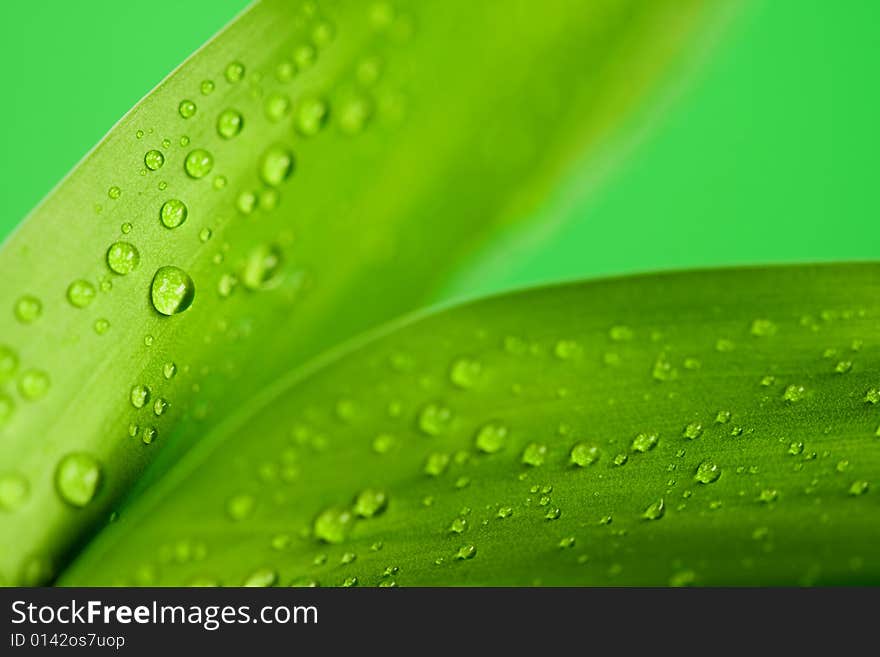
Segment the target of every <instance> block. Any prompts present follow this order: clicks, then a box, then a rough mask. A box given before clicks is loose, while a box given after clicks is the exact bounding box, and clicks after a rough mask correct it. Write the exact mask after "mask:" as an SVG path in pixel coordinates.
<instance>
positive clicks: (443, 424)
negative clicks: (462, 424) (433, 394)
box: [418, 402, 452, 436]
mask: <svg viewBox="0 0 880 657" xmlns="http://www.w3.org/2000/svg"><path fill="white" fill-rule="evenodd" d="M450 424H452V411H451V410H450V409H449V408H448V407H446V406H444V405H443V404H440V403H437V402H431V403H429V404H427V405H425V406H424V407H423V408H422V410H421V411H420V412H419V417H418V427H419V429H420V430H421V432H422V433H424V434H425V435H427V436H439V435H440V434H441V433H444V432H445V431H446V430H447V429H448V428H449V425H450Z"/></svg>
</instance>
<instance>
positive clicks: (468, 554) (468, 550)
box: [455, 545, 477, 561]
mask: <svg viewBox="0 0 880 657" xmlns="http://www.w3.org/2000/svg"><path fill="white" fill-rule="evenodd" d="M475 556H477V548H476V546H474V545H462V546H461V547H460V548H458V552H456V553H455V558H456V559H459V560H462V561H464V560H466V559H473V558H474V557H475Z"/></svg>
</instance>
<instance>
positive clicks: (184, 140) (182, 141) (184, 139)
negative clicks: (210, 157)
mask: <svg viewBox="0 0 880 657" xmlns="http://www.w3.org/2000/svg"><path fill="white" fill-rule="evenodd" d="M180 145H181V146H189V137H187V136H186V135H181V137H180Z"/></svg>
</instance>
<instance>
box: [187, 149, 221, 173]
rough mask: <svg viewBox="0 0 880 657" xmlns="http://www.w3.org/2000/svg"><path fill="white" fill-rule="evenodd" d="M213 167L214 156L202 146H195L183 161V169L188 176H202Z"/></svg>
mask: <svg viewBox="0 0 880 657" xmlns="http://www.w3.org/2000/svg"><path fill="white" fill-rule="evenodd" d="M213 168H214V156H213V155H211V154H210V153H209V152H208V151H206V150H205V149H204V148H197V149H195V150H194V151H190V153H189V155H187V156H186V159H185V160H184V161H183V170H184V171H186V175H188V176H189V177H190V178H195V179H199V178H204V177H205V176H207V175H208V174H209V173H211V169H213Z"/></svg>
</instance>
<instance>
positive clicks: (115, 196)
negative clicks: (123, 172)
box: [107, 185, 122, 201]
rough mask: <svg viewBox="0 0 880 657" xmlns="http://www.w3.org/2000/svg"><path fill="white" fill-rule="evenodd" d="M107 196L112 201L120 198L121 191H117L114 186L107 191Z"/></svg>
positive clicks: (117, 188)
mask: <svg viewBox="0 0 880 657" xmlns="http://www.w3.org/2000/svg"><path fill="white" fill-rule="evenodd" d="M107 196H109V197H110V198H111V199H113V200H114V201H115V200H116V199H118V198H119V197H120V196H122V190H121V189H119V187H117V186H116V185H113V186H112V187H111V188H110V189H108V190H107Z"/></svg>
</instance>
